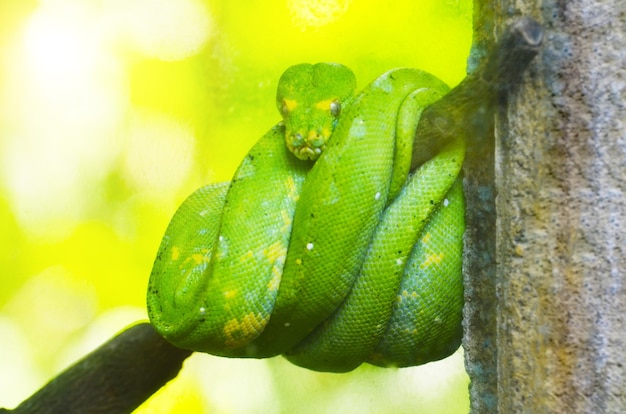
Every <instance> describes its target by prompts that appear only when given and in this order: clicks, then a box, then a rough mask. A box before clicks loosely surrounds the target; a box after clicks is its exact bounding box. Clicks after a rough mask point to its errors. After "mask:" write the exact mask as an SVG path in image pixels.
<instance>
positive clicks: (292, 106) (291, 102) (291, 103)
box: [283, 99, 298, 112]
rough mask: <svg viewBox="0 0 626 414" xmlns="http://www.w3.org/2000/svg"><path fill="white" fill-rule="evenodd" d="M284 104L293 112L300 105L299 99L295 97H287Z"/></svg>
mask: <svg viewBox="0 0 626 414" xmlns="http://www.w3.org/2000/svg"><path fill="white" fill-rule="evenodd" d="M283 104H284V105H285V108H286V109H287V111H288V112H292V111H293V110H294V109H296V107H297V106H298V101H296V100H295V99H285V100H283Z"/></svg>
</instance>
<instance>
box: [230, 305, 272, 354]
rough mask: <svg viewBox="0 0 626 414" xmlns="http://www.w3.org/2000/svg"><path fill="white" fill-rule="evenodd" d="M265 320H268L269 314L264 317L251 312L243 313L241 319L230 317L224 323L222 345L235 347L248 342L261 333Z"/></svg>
mask: <svg viewBox="0 0 626 414" xmlns="http://www.w3.org/2000/svg"><path fill="white" fill-rule="evenodd" d="M267 321H269V316H266V317H264V316H263V315H261V314H260V313H257V314H254V313H253V312H250V313H248V314H247V315H245V316H244V317H243V318H241V321H239V320H238V319H231V320H230V321H228V322H226V324H225V325H224V329H223V332H224V336H225V339H224V345H226V346H227V347H231V348H237V347H239V346H243V345H245V344H247V343H249V342H250V341H252V340H253V339H254V338H256V337H257V336H258V335H259V333H261V331H262V330H263V328H265V325H266V324H267Z"/></svg>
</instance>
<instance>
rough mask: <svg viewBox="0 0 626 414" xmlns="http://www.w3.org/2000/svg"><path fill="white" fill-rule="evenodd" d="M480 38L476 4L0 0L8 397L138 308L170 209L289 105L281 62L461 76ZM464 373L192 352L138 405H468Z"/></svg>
mask: <svg viewBox="0 0 626 414" xmlns="http://www.w3.org/2000/svg"><path fill="white" fill-rule="evenodd" d="M470 42H471V1H469V0H445V1H441V0H418V1H415V0H413V1H411V0H401V1H389V2H386V3H385V2H376V1H365V0H266V1H260V0H251V1H237V0H234V1H233V0H231V1H226V0H214V1H201V0H178V1H171V2H167V1H165V0H152V1H150V0H132V1H126V2H125V1H114V0H108V1H105V0H100V1H98V0H83V1H69V0H68V1H60V0H57V1H40V2H37V1H34V0H23V1H19V2H18V1H12V2H1V3H0V59H1V65H0V157H1V159H0V229H1V232H0V234H1V236H0V252H1V253H0V266H1V267H2V269H3V271H2V276H1V279H0V337H1V338H2V341H1V342H0V367H1V369H0V389H2V390H3V392H2V394H1V395H0V406H2V407H7V408H11V407H13V406H15V405H17V404H18V403H19V401H21V400H22V399H24V398H26V397H27V396H28V395H30V394H31V393H32V392H33V391H35V390H36V389H37V388H38V387H40V386H41V385H43V383H45V382H46V381H47V380H48V379H50V378H51V377H53V376H54V375H55V374H56V373H58V372H59V371H60V370H61V369H63V367H65V366H67V365H68V364H69V363H71V362H72V361H74V360H76V359H77V358H79V357H80V356H81V355H84V354H85V353H87V352H88V351H89V350H91V349H93V348H94V347H96V346H98V345H99V344H100V343H101V342H103V341H104V340H106V339H107V338H109V337H110V336H112V335H113V334H114V333H116V332H117V331H119V330H121V329H122V328H124V327H125V326H126V325H128V324H130V323H132V322H134V321H136V320H140V319H145V318H146V314H145V304H144V301H145V289H146V283H147V280H148V275H149V273H150V269H151V266H152V261H153V259H154V255H155V253H156V249H157V247H158V245H159V242H160V238H161V236H162V234H163V231H164V230H165V227H166V225H167V223H168V221H169V219H170V217H171V216H172V214H173V212H174V211H175V209H176V207H177V206H178V204H179V203H180V202H181V201H182V200H183V199H184V198H185V196H186V195H188V194H189V193H190V192H192V191H193V190H194V189H196V188H197V187H199V186H201V185H203V184H205V183H208V182H212V181H224V180H228V179H229V178H230V176H231V175H232V173H233V172H234V170H235V168H236V167H237V164H238V163H239V161H240V160H241V158H242V157H243V155H244V154H245V153H246V152H247V151H248V149H249V148H250V146H251V145H252V144H253V143H254V142H255V141H256V140H257V139H258V138H259V137H260V136H261V135H262V134H263V133H264V132H265V131H266V130H268V129H269V128H270V127H271V126H272V125H274V124H275V123H276V122H277V121H278V120H279V115H278V112H277V110H276V108H275V104H274V95H275V89H276V84H277V81H278V78H279V77H280V75H281V73H282V71H283V70H284V69H285V68H287V67H288V66H290V65H292V64H296V63H300V62H318V61H336V62H341V63H344V64H346V65H348V66H350V67H351V68H352V69H353V70H354V71H355V73H356V75H357V79H358V82H359V85H360V86H363V85H365V84H366V83H368V82H369V81H371V80H372V79H374V78H375V77H376V76H378V75H379V74H381V73H383V72H384V71H386V70H388V69H391V68H394V67H400V66H409V67H418V68H421V69H424V70H427V71H430V72H432V73H434V74H435V75H437V76H438V77H440V78H441V79H443V80H444V81H446V82H447V83H449V84H450V85H452V86H453V85H455V84H456V83H458V82H459V81H460V80H461V79H462V78H463V76H464V73H465V60H466V58H467V55H468V52H469V47H470ZM467 384H468V379H467V376H466V375H465V373H464V372H463V366H462V356H461V354H460V352H457V354H455V355H453V356H452V357H450V358H448V359H447V360H444V361H442V362H439V363H433V364H428V365H426V366H424V367H418V368H411V369H403V370H392V369H389V370H381V369H377V368H374V367H362V368H360V369H358V370H356V371H355V372H354V373H351V374H347V375H333V374H319V373H313V372H308V371H305V370H303V369H300V368H297V367H293V366H291V365H289V364H288V363H287V362H286V361H284V360H282V359H281V358H275V359H273V360H271V361H237V360H226V359H219V358H214V357H210V356H206V355H194V356H193V357H192V358H191V359H190V360H189V361H188V362H187V363H186V364H185V368H184V370H183V372H182V373H181V375H180V377H179V378H178V379H177V380H175V381H173V382H172V383H170V384H169V385H168V386H167V387H165V388H164V389H163V390H161V391H160V392H159V393H157V394H156V395H155V396H154V397H153V398H152V399H151V400H150V401H148V402H147V403H146V404H144V406H142V407H141V408H140V409H139V410H138V412H141V413H169V412H212V413H248V412H263V413H271V412H276V413H279V412H299V413H308V412H360V413H367V412H377V413H380V412H390V413H402V412H430V413H457V412H459V413H460V412H467V409H468V396H467Z"/></svg>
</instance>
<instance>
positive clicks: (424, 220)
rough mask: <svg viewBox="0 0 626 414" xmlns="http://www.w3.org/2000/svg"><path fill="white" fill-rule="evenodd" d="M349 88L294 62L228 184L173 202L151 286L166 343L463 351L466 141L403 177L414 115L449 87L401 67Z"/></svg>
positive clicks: (235, 351)
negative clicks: (272, 122) (277, 116)
mask: <svg viewBox="0 0 626 414" xmlns="http://www.w3.org/2000/svg"><path fill="white" fill-rule="evenodd" d="M355 91H356V81H355V77H354V74H353V73H352V71H351V70H350V69H348V68H347V67H345V66H343V65H339V64H331V63H318V64H315V65H311V64H300V65H295V66H292V67H290V68H289V69H287V70H286V71H285V73H284V74H283V75H282V77H281V79H280V81H279V85H278V92H277V98H276V103H277V107H278V110H279V112H280V113H281V116H282V121H281V122H279V123H278V124H277V125H276V126H274V127H273V128H271V129H270V130H269V131H268V132H267V133H266V134H265V135H264V136H263V137H261V139H260V140H259V141H258V142H257V143H256V144H255V145H254V147H253V148H252V149H251V150H250V152H249V153H248V154H247V155H246V156H245V158H244V159H243V161H242V163H241V165H240V166H239V167H238V169H237V171H236V172H235V174H234V176H233V178H232V180H231V181H230V183H219V184H210V185H208V186H205V187H203V188H200V189H199V190H197V191H196V192H194V193H193V194H191V195H190V196H189V197H188V198H187V199H186V200H185V201H184V202H183V203H182V205H181V206H180V207H179V209H178V210H177V212H176V213H175V215H174V217H173V218H172V220H171V222H170V224H169V226H168V228H167V230H166V232H165V235H164V237H163V240H162V242H161V245H160V247H159V250H158V253H157V257H156V260H155V263H154V266H153V269H152V273H151V276H150V281H149V286H148V295H147V303H148V314H149V317H150V320H151V323H152V324H153V326H154V327H155V328H156V330H157V331H158V332H159V334H161V335H162V336H163V337H165V338H166V339H167V340H168V341H170V342H171V343H173V344H174V345H176V346H178V347H181V348H185V349H190V350H194V351H200V352H207V353H211V354H214V355H219V356H226V357H251V358H265V357H272V356H275V355H280V354H282V355H284V356H285V357H286V358H287V359H288V360H290V361H291V362H293V363H294V364H296V365H299V366H302V367H305V368H309V369H313V370H317V371H330V372H346V371H350V370H352V369H354V368H356V367H357V366H359V365H360V364H361V363H363V362H367V363H370V364H374V365H378V366H385V367H389V366H392V367H406V366H413V365H419V364H423V363H426V362H429V361H433V360H438V359H441V358H444V357H446V356H448V355H450V354H451V353H452V352H454V351H455V350H456V349H457V348H458V346H459V344H460V340H461V318H462V307H463V286H462V278H461V263H462V259H461V257H462V237H463V232H464V228H465V224H464V199H463V193H462V188H461V183H460V178H459V175H460V170H461V166H462V163H463V158H464V152H465V148H464V145H465V144H464V140H463V138H462V137H458V138H456V139H454V140H452V142H450V143H449V144H446V145H445V146H444V147H443V148H442V149H441V151H439V152H438V153H437V154H436V155H435V156H434V157H432V158H431V159H429V160H428V161H426V162H425V163H424V164H422V165H421V166H420V167H419V168H417V169H416V170H415V171H409V170H410V164H411V157H412V154H411V152H412V148H413V140H414V136H415V129H416V126H417V123H418V122H419V118H420V114H421V112H422V110H423V109H424V108H425V107H427V106H428V105H430V104H432V103H433V102H435V101H437V100H438V99H440V98H441V97H442V96H443V95H445V94H446V93H447V91H448V87H447V86H446V85H445V84H444V83H443V82H442V81H440V80H439V79H437V78H436V77H434V76H433V75H431V74H428V73H426V72H423V71H420V70H417V69H394V70H391V71H389V72H387V73H385V74H383V75H382V76H380V77H379V78H377V79H376V80H374V81H373V82H372V83H370V84H369V85H368V86H366V87H365V88H363V89H362V90H361V91H359V92H358V93H356V92H355ZM417 144H418V145H416V147H417V148H419V143H417Z"/></svg>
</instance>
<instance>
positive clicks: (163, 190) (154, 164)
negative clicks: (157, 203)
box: [124, 113, 195, 197]
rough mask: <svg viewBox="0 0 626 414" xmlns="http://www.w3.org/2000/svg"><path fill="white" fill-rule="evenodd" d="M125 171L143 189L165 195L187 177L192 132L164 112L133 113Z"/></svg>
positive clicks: (191, 150)
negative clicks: (163, 113) (162, 113)
mask: <svg viewBox="0 0 626 414" xmlns="http://www.w3.org/2000/svg"><path fill="white" fill-rule="evenodd" d="M126 140H127V141H128V145H129V147H128V149H127V151H126V162H125V165H124V169H125V173H126V175H127V177H128V178H129V179H130V181H131V182H132V183H133V184H134V185H136V186H137V187H138V188H140V189H143V190H149V191H150V190H153V191H155V192H156V193H159V194H161V195H163V196H165V197H167V196H168V194H167V193H168V192H169V191H175V190H176V189H177V188H178V187H179V186H180V185H181V184H182V183H183V182H184V181H185V179H186V178H187V175H188V174H189V172H190V170H191V167H192V165H193V154H194V149H195V148H194V147H195V140H194V136H193V131H192V130H191V129H190V128H189V127H187V126H185V125H183V124H181V123H180V122H177V121H176V120H175V119H172V118H169V117H166V116H165V115H160V114H152V113H137V114H135V117H134V119H133V121H132V122H131V126H130V130H129V131H128V136H127V137H126Z"/></svg>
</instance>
